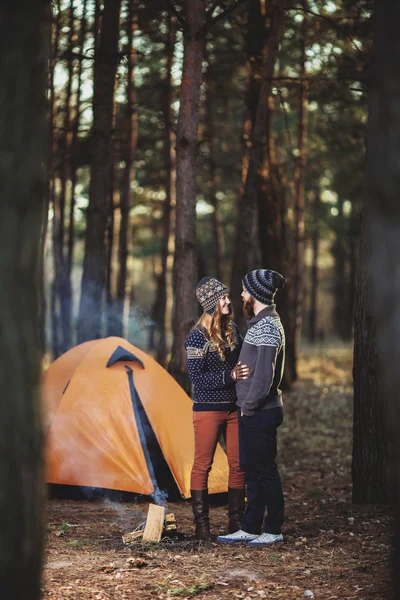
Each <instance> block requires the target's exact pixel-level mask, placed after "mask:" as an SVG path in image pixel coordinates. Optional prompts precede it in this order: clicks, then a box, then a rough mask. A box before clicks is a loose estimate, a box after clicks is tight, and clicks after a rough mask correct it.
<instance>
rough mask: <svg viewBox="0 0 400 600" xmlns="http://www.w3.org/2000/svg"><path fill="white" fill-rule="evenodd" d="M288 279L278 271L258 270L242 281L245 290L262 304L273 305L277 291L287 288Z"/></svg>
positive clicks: (248, 274)
mask: <svg viewBox="0 0 400 600" xmlns="http://www.w3.org/2000/svg"><path fill="white" fill-rule="evenodd" d="M285 283H286V279H285V278H284V277H282V275H281V274H280V273H277V272H276V271H270V270H268V269H257V270H256V271H251V272H250V273H247V275H245V276H244V277H243V279H242V284H243V287H244V289H245V290H246V291H247V292H248V293H249V294H250V296H253V298H255V299H256V300H258V301H259V302H261V303H262V304H272V303H273V301H274V296H275V293H276V290H279V289H282V288H284V287H285Z"/></svg>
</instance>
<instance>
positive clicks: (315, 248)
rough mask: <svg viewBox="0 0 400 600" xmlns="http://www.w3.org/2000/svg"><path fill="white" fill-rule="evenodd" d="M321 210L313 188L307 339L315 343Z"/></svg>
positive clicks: (316, 192)
mask: <svg viewBox="0 0 400 600" xmlns="http://www.w3.org/2000/svg"><path fill="white" fill-rule="evenodd" d="M320 210H321V196H320V192H319V189H316V190H314V210H313V213H314V222H313V229H312V233H311V251H312V259H311V286H310V287H311V293H310V296H311V302H310V324H309V339H310V342H311V343H312V344H315V342H316V341H317V336H318V312H317V311H318V303H317V299H318V257H319V226H320V224H319V218H320Z"/></svg>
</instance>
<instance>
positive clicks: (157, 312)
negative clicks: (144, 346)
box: [152, 12, 176, 365]
mask: <svg viewBox="0 0 400 600" xmlns="http://www.w3.org/2000/svg"><path fill="white" fill-rule="evenodd" d="M167 31H168V34H167V40H166V44H165V54H166V76H165V92H164V94H163V109H162V110H163V118H164V148H163V152H164V171H165V200H164V207H163V221H162V222H163V235H162V242H161V270H160V273H159V275H158V277H157V288H156V299H155V302H154V306H153V313H152V316H153V321H154V327H155V331H156V332H157V333H158V336H157V337H158V339H157V344H156V357H157V360H158V362H159V363H160V364H162V365H165V361H166V357H167V342H166V311H167V287H168V257H169V241H170V235H171V217H172V201H173V169H174V161H173V154H172V152H173V150H172V129H173V112H172V100H173V80H172V67H173V62H174V49H175V42H176V17H175V16H173V14H172V13H171V12H169V13H168V16H167Z"/></svg>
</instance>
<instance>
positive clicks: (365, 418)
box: [352, 205, 388, 504]
mask: <svg viewBox="0 0 400 600" xmlns="http://www.w3.org/2000/svg"><path fill="white" fill-rule="evenodd" d="M366 211H367V205H365V213H366ZM369 243H370V240H369V239H367V237H366V231H365V218H363V224H362V229H361V239H360V265H362V267H361V268H360V269H359V272H358V279H357V298H356V308H355V320H354V371H353V374H354V422H353V463H352V477H353V502H355V503H360V504H376V503H384V502H387V500H388V495H387V491H388V479H387V477H388V474H387V448H386V439H385V428H384V393H383V389H382V380H381V372H380V368H379V364H378V356H377V351H376V336H377V331H376V323H375V320H374V319H373V317H372V307H371V294H370V292H369V291H368V284H367V273H366V269H365V265H366V260H367V256H368V244H369Z"/></svg>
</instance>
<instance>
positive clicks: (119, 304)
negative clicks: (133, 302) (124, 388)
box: [115, 0, 137, 337]
mask: <svg viewBox="0 0 400 600" xmlns="http://www.w3.org/2000/svg"><path fill="white" fill-rule="evenodd" d="M127 4H128V10H127V24H126V26H127V27H126V29H127V36H128V73H127V83H126V105H125V121H124V131H125V132H126V140H124V153H125V156H124V157H123V158H124V162H125V167H124V170H123V173H122V185H121V195H120V208H121V211H120V212H121V223H120V229H119V245H118V276H117V294H116V314H115V335H118V336H120V337H122V336H123V334H124V308H125V299H126V289H127V285H128V284H129V282H128V276H127V274H128V271H127V264H128V255H129V247H130V238H131V235H130V209H131V206H132V187H131V186H132V175H133V165H134V160H135V152H136V144H137V110H136V89H135V67H136V50H135V48H134V47H133V37H134V33H135V31H136V30H137V16H136V15H135V10H136V6H135V3H134V1H133V0H128V3H127ZM129 296H130V295H128V297H129Z"/></svg>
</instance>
